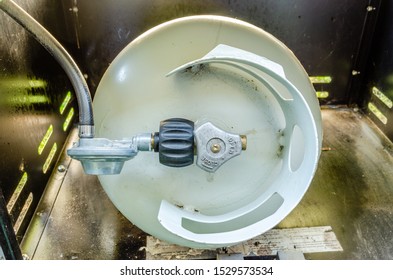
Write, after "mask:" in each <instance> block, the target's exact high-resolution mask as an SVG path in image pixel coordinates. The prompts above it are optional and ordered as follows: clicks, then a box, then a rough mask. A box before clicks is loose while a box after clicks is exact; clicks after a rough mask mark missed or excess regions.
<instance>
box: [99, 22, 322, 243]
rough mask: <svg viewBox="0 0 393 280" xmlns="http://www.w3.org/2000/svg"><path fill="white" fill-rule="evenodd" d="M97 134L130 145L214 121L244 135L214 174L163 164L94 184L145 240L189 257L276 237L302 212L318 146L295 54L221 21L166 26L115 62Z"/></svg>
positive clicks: (311, 96) (138, 166) (308, 89)
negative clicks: (173, 121) (243, 146)
mask: <svg viewBox="0 0 393 280" xmlns="http://www.w3.org/2000/svg"><path fill="white" fill-rule="evenodd" d="M93 108H94V112H95V118H96V119H95V123H96V135H97V136H98V137H106V138H110V139H122V138H131V137H132V136H133V135H136V134H138V133H140V132H148V131H157V129H158V125H159V123H160V121H162V120H165V119H169V118H185V119H189V120H192V121H194V122H196V124H198V123H203V122H206V121H210V122H212V123H214V124H215V125H217V126H218V127H220V128H221V129H223V130H225V131H228V132H231V133H235V134H242V135H246V136H247V150H245V151H243V152H242V153H241V155H240V156H237V157H236V158H233V159H231V160H230V161H228V162H227V163H225V164H224V165H223V166H222V167H220V168H219V169H218V170H217V171H216V172H214V173H211V172H206V171H204V170H202V169H200V168H198V167H196V166H195V164H194V165H190V166H187V167H182V168H171V167H168V166H164V165H161V164H160V163H159V161H158V154H157V153H142V152H140V153H139V154H138V156H136V157H135V158H134V159H132V160H130V161H128V162H126V164H125V166H124V168H123V171H122V172H121V174H119V175H107V176H99V180H100V182H101V185H102V187H103V188H104V190H105V192H106V193H107V194H108V196H109V198H110V199H111V201H112V202H113V203H114V205H115V206H116V207H117V208H118V209H119V210H120V212H121V213H122V214H123V215H124V216H125V217H127V218H128V219H129V220H130V221H131V222H132V223H133V224H135V225H136V226H137V227H139V228H140V229H142V230H143V231H145V232H147V233H148V234H151V235H153V236H155V237H157V238H159V239H161V240H165V241H167V242H169V243H174V244H179V245H182V246H188V247H192V248H217V247H223V246H229V245H233V244H237V243H239V242H242V241H245V240H248V239H251V238H253V237H255V236H257V235H259V234H262V233H264V232H265V231H267V230H269V229H271V228H272V227H274V226H275V225H276V224H278V223H279V222H280V221H281V220H282V219H284V218H285V217H286V216H287V215H288V214H289V213H290V212H291V211H292V210H293V209H294V208H295V207H296V205H297V204H298V203H299V202H300V200H301V198H302V197H303V195H304V193H305V192H306V190H307V189H308V187H309V185H310V183H311V180H312V178H313V176H314V173H315V170H316V167H317V163H318V159H319V155H320V151H321V141H322V129H321V114H320V108H319V104H318V100H317V98H316V95H315V91H314V89H313V86H312V84H311V83H310V81H309V78H308V75H307V74H306V72H305V70H304V69H303V67H302V66H301V64H300V63H299V61H298V60H297V59H296V58H295V56H294V55H293V53H292V52H291V51H290V50H289V49H288V48H287V47H286V46H285V45H284V44H283V43H281V42H280V41H278V40H277V39H276V38H274V37H273V36H272V35H270V34H268V33H267V32H265V31H263V30H261V29H260V28H257V27H255V26H253V25H251V24H248V23H246V22H243V21H240V20H236V19H232V18H227V17H221V16H192V17H185V18H180V19H176V20H172V21H169V22H166V23H164V24H161V25H159V26H157V27H155V28H153V29H151V30H149V31H147V32H145V33H144V34H142V35H141V36H139V37H138V38H136V39H135V40H134V41H133V42H131V43H130V44H129V45H128V46H127V47H126V48H125V49H124V50H123V51H122V52H121V53H120V54H119V55H118V56H117V57H116V59H115V60H114V61H113V62H112V63H111V65H110V66H109V68H108V69H107V71H106V73H105V74H104V76H103V78H102V80H101V82H100V84H99V86H98V89H97V92H96V95H95V98H94V107H93Z"/></svg>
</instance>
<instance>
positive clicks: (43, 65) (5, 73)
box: [0, 0, 76, 240]
mask: <svg viewBox="0 0 393 280" xmlns="http://www.w3.org/2000/svg"><path fill="white" fill-rule="evenodd" d="M16 2H17V3H18V4H20V5H21V6H22V7H23V8H24V9H26V10H27V11H28V12H29V13H30V14H31V15H32V16H33V17H34V18H36V19H37V20H38V21H39V22H41V23H42V24H43V25H44V26H47V27H48V29H49V30H50V31H51V32H53V33H57V34H60V33H62V32H65V31H62V29H64V26H65V25H64V16H63V10H62V6H61V3H60V2H58V1H50V0H39V1H28V0H19V1H16ZM0 25H1V29H0V38H1V40H0V153H1V157H0V188H1V189H2V191H3V194H4V197H5V201H6V202H7V209H8V212H9V213H10V214H11V220H12V223H13V226H14V229H15V231H16V233H17V236H18V239H19V240H20V239H21V237H22V236H23V233H24V230H25V229H26V227H27V225H28V223H29V221H30V219H31V216H32V215H33V212H34V210H35V208H36V205H37V204H38V202H39V200H40V197H41V195H42V192H43V190H44V188H45V186H46V183H47V181H48V178H49V176H50V174H51V171H52V169H53V166H54V162H55V161H56V158H57V157H58V155H59V154H60V151H61V149H62V146H63V144H64V142H65V139H66V137H67V134H68V130H69V127H67V128H66V129H65V131H64V129H63V124H64V121H65V119H66V118H67V116H69V114H72V110H74V115H75V114H76V111H75V109H71V108H73V106H74V107H75V102H74V101H73V99H74V98H73V93H72V91H71V85H70V83H69V81H68V79H67V77H66V76H65V74H64V72H63V70H62V69H61V68H60V66H59V65H58V64H57V63H56V62H55V61H54V59H53V58H52V57H51V56H50V55H49V54H48V53H47V52H46V50H45V49H44V48H43V47H41V45H39V44H38V43H37V42H36V41H35V40H34V39H33V38H32V37H31V36H29V34H27V33H26V32H25V31H24V30H23V28H22V27H20V26H19V25H18V24H16V23H15V22H14V21H13V20H12V19H11V18H10V17H8V16H7V15H6V14H4V13H3V12H0ZM62 26H63V28H62ZM68 92H70V94H69V95H71V98H68V99H70V100H69V103H68V105H67V106H66V107H65V109H64V111H63V112H60V106H61V104H62V102H63V101H64V100H65V98H66V97H67V94H68ZM70 112H71V113H70ZM70 116H71V115H70ZM72 118H73V119H74V117H72ZM71 125H72V123H71ZM45 135H46V136H45ZM45 139H46V140H45ZM45 143H46V144H45ZM40 145H41V146H40ZM40 147H41V148H40Z"/></svg>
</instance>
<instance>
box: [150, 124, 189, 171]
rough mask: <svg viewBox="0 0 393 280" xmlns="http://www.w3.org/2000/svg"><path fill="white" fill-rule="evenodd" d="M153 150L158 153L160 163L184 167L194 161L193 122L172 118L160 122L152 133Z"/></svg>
mask: <svg viewBox="0 0 393 280" xmlns="http://www.w3.org/2000/svg"><path fill="white" fill-rule="evenodd" d="M153 148H154V151H155V152H158V153H159V160H160V163H161V164H164V165H167V166H171V167H184V166H188V165H191V164H193V162H194V122H192V121H190V120H187V119H181V118H172V119H167V120H164V121H162V122H160V130H159V132H156V133H155V134H154V146H153Z"/></svg>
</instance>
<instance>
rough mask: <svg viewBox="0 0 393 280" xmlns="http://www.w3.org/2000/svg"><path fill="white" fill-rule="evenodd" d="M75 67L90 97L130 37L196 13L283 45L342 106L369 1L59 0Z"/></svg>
mask: <svg viewBox="0 0 393 280" xmlns="http://www.w3.org/2000/svg"><path fill="white" fill-rule="evenodd" d="M62 2H63V4H64V8H65V14H66V22H67V26H68V30H69V31H70V32H72V33H73V37H74V47H75V48H78V47H79V48H80V53H79V55H80V58H79V59H78V60H79V63H80V65H81V67H82V68H83V71H85V73H86V74H87V75H88V83H89V86H90V87H91V89H92V91H93V93H94V91H95V89H96V87H97V85H98V83H99V81H100V79H101V77H102V75H103V73H104V71H105V69H106V68H107V67H108V65H109V64H110V62H111V61H112V60H113V59H114V58H115V57H116V55H117V54H118V53H119V52H120V51H121V50H122V49H123V48H124V47H125V46H126V45H127V44H128V43H129V42H131V41H132V40H133V39H134V38H135V37H136V36H138V35H140V34H141V33H143V32H144V31H146V30H148V29H149V28H151V27H153V26H155V25H157V24H160V23H162V22H165V21H168V20H170V19H174V18H178V17H183V16H188V15H198V14H216V15H224V16H230V17H235V18H238V19H241V20H245V21H248V22H250V23H252V24H254V25H256V26H258V27H261V28H263V29H265V30H266V31H268V32H270V33H271V34H273V35H274V36H275V37H277V38H278V39H280V40H281V41H283V42H284V43H285V44H286V45H287V46H288V47H289V48H290V49H291V50H292V51H293V52H294V53H295V55H296V56H297V57H298V58H299V60H300V61H301V63H302V64H303V65H304V67H305V69H306V71H307V72H308V73H309V74H310V75H313V76H331V77H332V81H331V83H325V84H316V85H315V87H316V90H318V91H325V92H328V93H329V97H327V98H325V99H324V100H321V103H323V104H343V103H344V104H346V103H348V102H349V100H350V96H349V94H348V90H349V89H348V88H347V86H348V83H349V82H350V80H351V79H352V70H353V65H354V63H355V61H354V60H355V57H356V53H357V51H358V49H359V42H360V38H361V35H362V30H363V24H364V21H365V18H366V15H367V13H368V12H367V7H368V5H369V0H356V1H353V0H319V1H310V0H295V1H287V0H198V1H196V0H195V1H188V0H170V1H168V0H165V1H164V0H134V1H128V0H117V1H115V2H114V1H112V0H101V1H88V0H85V1H76V0H62Z"/></svg>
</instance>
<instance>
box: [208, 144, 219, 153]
mask: <svg viewBox="0 0 393 280" xmlns="http://www.w3.org/2000/svg"><path fill="white" fill-rule="evenodd" d="M210 150H211V151H212V152H213V153H215V154H217V153H219V152H220V151H221V145H220V144H218V143H214V144H213V145H211V147H210Z"/></svg>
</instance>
